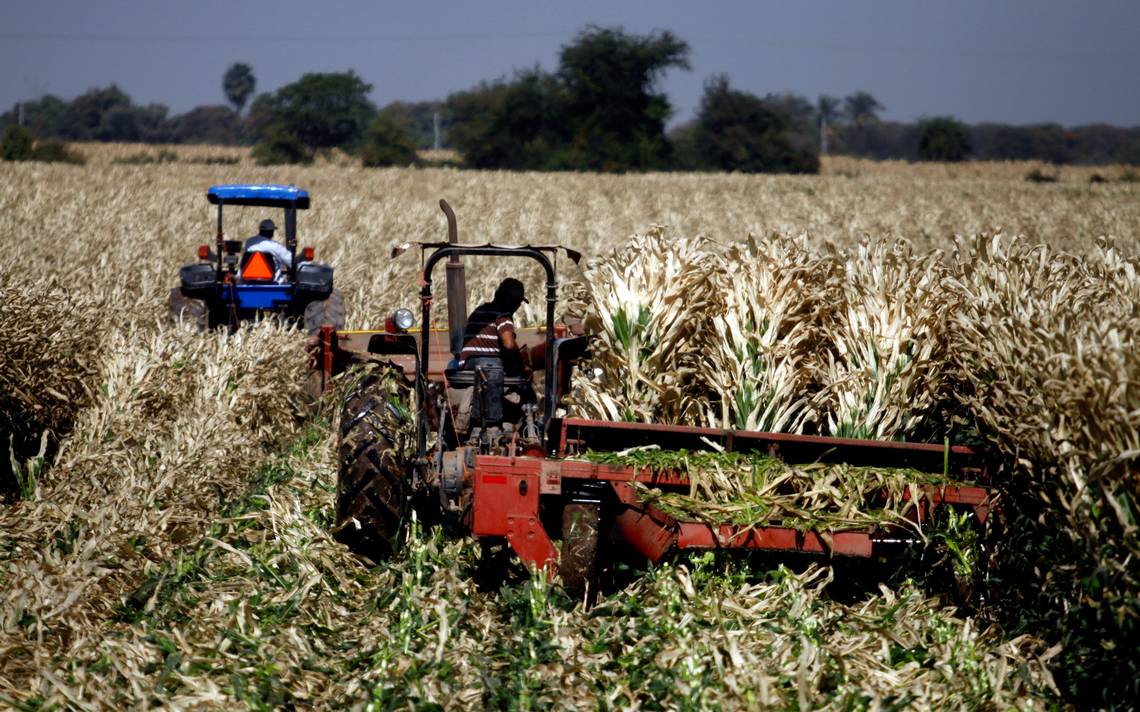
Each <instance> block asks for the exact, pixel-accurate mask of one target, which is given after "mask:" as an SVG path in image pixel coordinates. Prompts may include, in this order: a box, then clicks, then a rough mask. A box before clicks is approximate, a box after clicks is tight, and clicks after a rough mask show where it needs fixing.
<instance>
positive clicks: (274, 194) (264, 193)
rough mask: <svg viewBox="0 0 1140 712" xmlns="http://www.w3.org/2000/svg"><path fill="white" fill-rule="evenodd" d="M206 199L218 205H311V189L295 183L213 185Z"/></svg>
mask: <svg viewBox="0 0 1140 712" xmlns="http://www.w3.org/2000/svg"><path fill="white" fill-rule="evenodd" d="M206 199H207V200H209V201H210V202H211V203H212V204H214V205H218V204H219V203H225V204H226V205H258V206H262V207H267V208H297V209H299V210H306V209H308V207H309V191H307V190H301V189H300V188H298V187H297V186H295V185H250V184H243V185H212V186H210V190H209V191H208V192H207V193H206Z"/></svg>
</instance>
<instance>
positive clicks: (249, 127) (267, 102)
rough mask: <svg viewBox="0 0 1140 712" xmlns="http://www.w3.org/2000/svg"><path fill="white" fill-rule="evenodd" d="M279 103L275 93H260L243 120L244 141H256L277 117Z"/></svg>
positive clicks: (241, 132)
mask: <svg viewBox="0 0 1140 712" xmlns="http://www.w3.org/2000/svg"><path fill="white" fill-rule="evenodd" d="M276 111H277V103H276V98H275V97H274V95H273V94H269V93H262V94H258V95H257V96H256V97H255V98H254V100H253V103H251V104H250V105H249V112H248V113H247V114H246V116H245V118H244V119H243V120H242V122H241V130H240V138H241V142H242V143H247V144H249V143H254V142H256V141H257V140H258V139H259V138H260V137H261V136H262V135H263V134H264V133H265V131H266V130H267V129H268V128H269V127H270V125H272V124H273V122H274V120H275V119H276Z"/></svg>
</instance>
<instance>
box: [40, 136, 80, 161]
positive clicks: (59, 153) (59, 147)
mask: <svg viewBox="0 0 1140 712" xmlns="http://www.w3.org/2000/svg"><path fill="white" fill-rule="evenodd" d="M32 160H33V161H42V162H44V163H71V164H73V165H77V166H82V165H83V164H84V163H86V162H87V159H85V158H84V157H83V155H82V154H79V153H76V152H75V151H72V150H71V149H70V148H68V147H67V144H65V143H64V142H62V141H55V140H52V141H40V142H38V143H37V144H36V150H35V151H34V152H33V153H32Z"/></svg>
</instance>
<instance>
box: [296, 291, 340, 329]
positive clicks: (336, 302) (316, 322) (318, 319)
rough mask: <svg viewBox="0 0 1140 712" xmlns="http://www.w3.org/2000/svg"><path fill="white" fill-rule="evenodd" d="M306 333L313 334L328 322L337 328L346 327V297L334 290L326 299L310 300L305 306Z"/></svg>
mask: <svg viewBox="0 0 1140 712" xmlns="http://www.w3.org/2000/svg"><path fill="white" fill-rule="evenodd" d="M304 319H305V333H306V334H308V335H309V336H312V335H314V334H316V333H318V332H319V331H320V330H321V326H323V325H325V324H328V325H329V326H332V327H333V328H335V329H343V328H344V297H342V296H341V295H340V292H338V291H337V290H335V289H334V290H332V292H330V293H329V295H328V296H327V297H325V298H324V299H321V300H318V301H315V302H309V303H308V304H307V305H306V306H305V316H304Z"/></svg>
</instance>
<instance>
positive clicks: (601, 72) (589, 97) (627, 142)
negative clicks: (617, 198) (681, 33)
mask: <svg viewBox="0 0 1140 712" xmlns="http://www.w3.org/2000/svg"><path fill="white" fill-rule="evenodd" d="M688 55H689V45H688V44H687V43H685V42H684V41H683V40H681V39H680V38H678V37H676V36H675V35H673V33H671V32H668V31H665V32H658V33H653V34H649V35H643V36H638V35H630V34H627V33H625V32H624V31H623V30H622V29H621V28H603V27H596V26H591V27H588V28H586V29H585V30H583V31H582V32H581V33H579V35H578V36H577V37H576V38H575V40H574V41H573V42H572V43H571V44H569V45H567V46H565V47H563V48H562V53H561V55H560V58H559V70H558V77H559V79H560V81H561V84H562V86H563V87H564V89H565V94H566V95H565V101H566V106H565V109H564V112H565V113H564V114H563V115H564V117H565V120H566V122H567V128H568V134H569V139H570V143H569V145H568V146H566V147H564V149H563V152H564V153H565V158H564V159H563V161H564V162H565V163H566V165H567V167H573V168H578V169H595V170H607V171H625V170H651V169H654V168H662V167H666V166H667V165H668V163H669V159H670V146H669V144H668V142H667V141H666V140H665V122H666V121H667V120H668V118H669V116H670V115H671V114H672V113H673V110H672V107H671V106H670V105H669V100H668V98H667V97H666V96H665V95H664V94H662V93H658V92H656V91H655V87H656V84H657V81H658V80H659V79H660V78H661V77H662V76H663V75H664V74H665V72H666V71H667V70H669V69H671V68H674V67H676V68H680V69H689V59H688Z"/></svg>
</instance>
